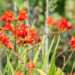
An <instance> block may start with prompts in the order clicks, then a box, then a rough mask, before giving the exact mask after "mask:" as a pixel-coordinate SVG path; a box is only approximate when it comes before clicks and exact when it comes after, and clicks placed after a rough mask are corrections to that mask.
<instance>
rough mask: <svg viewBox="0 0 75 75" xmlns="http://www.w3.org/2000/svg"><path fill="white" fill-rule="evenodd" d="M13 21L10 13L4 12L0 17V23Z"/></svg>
mask: <svg viewBox="0 0 75 75" xmlns="http://www.w3.org/2000/svg"><path fill="white" fill-rule="evenodd" d="M14 19H15V17H14V15H13V13H12V12H10V11H6V10H5V11H4V14H3V16H2V17H1V20H2V21H13V20H14Z"/></svg>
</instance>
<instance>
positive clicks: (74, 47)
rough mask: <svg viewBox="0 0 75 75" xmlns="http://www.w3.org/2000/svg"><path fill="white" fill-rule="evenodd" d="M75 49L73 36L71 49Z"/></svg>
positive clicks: (74, 37)
mask: <svg viewBox="0 0 75 75" xmlns="http://www.w3.org/2000/svg"><path fill="white" fill-rule="evenodd" d="M73 49H75V36H72V38H71V50H73Z"/></svg>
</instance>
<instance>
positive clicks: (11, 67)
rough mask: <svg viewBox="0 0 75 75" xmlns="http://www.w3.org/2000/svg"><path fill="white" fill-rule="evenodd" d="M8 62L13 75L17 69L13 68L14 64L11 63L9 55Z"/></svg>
mask: <svg viewBox="0 0 75 75" xmlns="http://www.w3.org/2000/svg"><path fill="white" fill-rule="evenodd" d="M7 64H8V66H9V68H10V70H11V72H12V75H13V73H14V72H15V71H14V69H13V66H12V64H11V62H10V60H9V57H8V56H7Z"/></svg>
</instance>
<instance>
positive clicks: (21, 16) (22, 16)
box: [18, 9, 28, 21]
mask: <svg viewBox="0 0 75 75" xmlns="http://www.w3.org/2000/svg"><path fill="white" fill-rule="evenodd" d="M27 18H28V17H27V12H26V9H23V10H21V11H20V14H19V17H18V20H19V21H25V19H27Z"/></svg>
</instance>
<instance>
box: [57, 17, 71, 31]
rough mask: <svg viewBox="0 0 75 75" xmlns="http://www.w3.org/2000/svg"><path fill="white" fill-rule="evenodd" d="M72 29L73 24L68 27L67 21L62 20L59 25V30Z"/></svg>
mask: <svg viewBox="0 0 75 75" xmlns="http://www.w3.org/2000/svg"><path fill="white" fill-rule="evenodd" d="M67 29H72V24H70V25H68V22H67V19H63V18H61V19H60V21H59V24H58V30H59V31H60V30H63V31H64V30H67Z"/></svg>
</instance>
